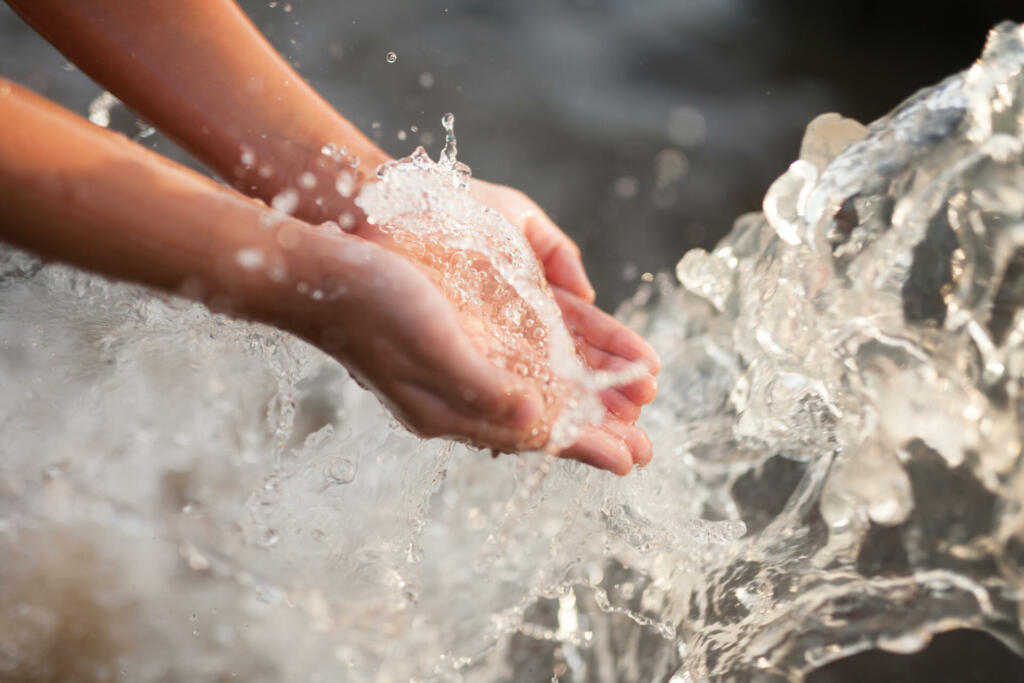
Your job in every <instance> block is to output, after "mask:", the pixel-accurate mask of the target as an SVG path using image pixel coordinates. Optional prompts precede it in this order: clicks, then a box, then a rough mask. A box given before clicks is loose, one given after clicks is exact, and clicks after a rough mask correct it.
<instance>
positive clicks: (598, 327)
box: [554, 287, 661, 374]
mask: <svg viewBox="0 0 1024 683" xmlns="http://www.w3.org/2000/svg"><path fill="white" fill-rule="evenodd" d="M554 293H555V300H556V301H557V302H558V305H559V307H560V308H561V309H562V317H563V318H565V322H566V324H567V325H568V326H569V329H570V330H571V331H572V332H575V333H577V334H579V335H580V336H582V337H583V338H584V339H585V340H586V341H587V342H589V343H590V344H592V345H593V346H596V347H597V348H599V349H602V350H604V351H606V352H608V353H611V354H615V355H617V356H622V357H623V358H625V359H626V360H631V361H641V362H643V363H645V364H646V365H647V367H648V368H650V370H651V372H652V373H653V374H658V371H659V370H660V369H661V360H660V359H659V358H658V354H657V353H655V351H654V349H653V348H651V345H650V344H648V343H647V342H646V341H644V338H643V337H641V336H640V335H639V334H637V333H636V332H634V331H633V330H631V329H629V328H628V327H626V326H625V325H623V324H622V323H621V322H619V321H618V320H616V319H615V318H613V317H612V316H610V315H608V314H607V313H605V312H604V311H602V310H600V309H599V308H597V307H596V306H594V305H593V304H589V303H587V302H586V301H583V300H582V299H580V298H579V297H577V296H574V295H573V294H571V293H569V292H566V291H565V290H562V289H559V288H557V287H556V288H554Z"/></svg>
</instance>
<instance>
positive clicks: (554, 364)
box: [356, 113, 647, 453]
mask: <svg viewBox="0 0 1024 683" xmlns="http://www.w3.org/2000/svg"><path fill="white" fill-rule="evenodd" d="M442 126H443V128H444V130H445V145H444V149H443V150H442V151H441V156H440V159H439V160H438V162H437V163H434V162H433V161H432V160H431V159H430V157H429V156H427V153H426V151H425V150H424V149H423V148H422V147H418V148H417V149H416V150H415V151H414V152H413V154H412V155H411V156H409V157H406V158H403V159H399V160H396V161H393V162H389V163H387V164H385V165H384V166H382V167H381V169H380V170H379V171H378V176H379V182H377V183H372V184H369V185H367V186H365V187H364V189H363V190H362V192H361V193H360V195H359V197H358V198H357V199H356V204H357V205H358V206H359V208H361V209H362V210H363V211H364V212H365V213H366V216H367V221H368V222H369V223H370V224H373V225H377V226H379V228H380V229H381V230H382V232H383V233H384V235H386V237H387V239H388V240H389V242H390V244H391V247H392V248H394V249H397V250H398V251H400V252H402V253H403V254H406V255H407V256H408V257H409V258H411V259H414V260H416V261H418V262H419V263H421V264H422V265H423V266H424V267H426V268H427V269H428V270H429V272H431V273H433V274H434V275H435V279H436V281H437V282H438V285H439V287H440V288H441V290H442V291H443V292H444V293H445V295H446V296H447V297H448V299H449V301H451V303H452V304H453V306H454V307H455V309H456V311H457V312H458V313H459V315H460V316H461V317H462V320H463V327H464V329H465V331H466V332H467V334H468V335H469V336H470V339H471V340H472V341H473V342H474V343H475V345H476V346H477V348H478V350H479V351H480V352H481V353H482V354H484V355H485V356H486V357H487V358H488V359H490V360H491V361H493V362H494V363H495V364H497V365H498V366H499V367H502V368H504V369H505V370H508V371H510V372H512V373H514V374H515V375H518V376H519V377H521V378H522V379H523V380H526V381H527V382H529V383H530V384H531V385H532V386H536V387H537V389H538V390H539V391H540V393H541V396H542V398H543V400H544V407H545V410H544V413H545V415H548V416H550V417H549V418H547V419H545V420H544V421H543V424H542V425H541V426H540V427H539V428H538V429H537V430H536V433H535V435H534V437H535V438H534V439H533V441H532V443H531V447H533V448H541V447H543V448H544V449H545V450H547V451H548V452H552V453H557V452H558V451H560V450H562V449H564V448H567V447H568V446H570V445H572V444H573V443H574V442H575V441H576V440H577V438H578V437H579V435H580V433H581V432H582V429H583V427H585V426H586V425H587V424H590V423H600V422H601V420H602V418H603V416H604V413H605V410H604V407H603V405H602V403H601V399H600V396H599V392H600V391H601V390H603V389H606V388H608V387H609V386H615V385H621V384H624V383H628V382H629V381H632V380H635V379H638V378H639V377H640V376H642V375H643V374H646V372H647V370H646V368H644V367H642V366H639V367H637V368H635V369H630V370H625V371H621V372H616V373H609V372H599V371H591V370H590V369H589V368H588V367H587V366H586V364H585V363H584V362H583V359H582V358H581V357H580V355H579V354H578V352H577V350H576V343H575V341H574V340H573V338H572V336H571V335H570V333H569V330H568V329H567V328H566V326H565V323H564V322H563V320H562V314H561V311H560V310H559V308H558V305H557V304H556V303H555V300H554V296H553V294H552V292H551V289H550V287H549V286H548V284H547V280H546V278H545V276H544V272H543V269H542V267H541V264H540V263H539V261H538V260H537V257H536V256H535V255H534V253H533V249H532V248H531V247H530V244H529V242H528V241H527V239H526V237H525V236H524V234H523V233H522V231H520V230H519V229H517V228H516V227H515V226H513V225H512V224H511V223H510V222H509V221H508V220H507V219H506V218H505V217H504V216H502V215H501V214H500V213H498V212H497V211H495V210H493V209H490V208H488V207H485V206H483V205H482V204H479V203H478V202H477V201H476V200H475V199H473V198H472V197H471V196H470V193H469V178H470V175H471V171H470V168H469V167H468V166H467V165H465V164H463V163H461V162H460V161H459V160H458V158H457V157H458V146H457V141H456V138H455V117H454V116H453V115H452V114H450V113H449V114H445V116H444V117H443V119H442Z"/></svg>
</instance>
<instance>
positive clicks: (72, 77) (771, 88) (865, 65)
mask: <svg viewBox="0 0 1024 683" xmlns="http://www.w3.org/2000/svg"><path fill="white" fill-rule="evenodd" d="M241 4H242V6H243V7H244V8H245V10H246V12H248V13H249V14H250V16H251V17H252V18H253V20H254V21H255V22H256V24H257V25H258V26H259V27H260V28H261V29H262V30H263V32H264V33H265V34H266V35H267V36H268V37H269V38H270V40H271V41H272V42H273V43H274V45H275V46H277V47H278V48H279V49H280V50H281V52H283V53H284V54H285V55H286V56H287V58H288V59H289V60H290V61H291V62H292V63H293V64H294V65H295V67H296V68H297V69H298V71H299V73H301V74H302V75H303V76H304V77H306V78H307V79H308V80H309V81H310V82H311V83H312V84H313V85H314V86H315V87H316V88H317V89H318V90H320V92H322V93H323V94H324V96H325V97H326V98H327V99H328V100H329V101H330V102H331V103H332V104H334V105H335V106H336V107H337V108H338V109H340V110H341V111H342V112H343V113H344V114H345V115H346V116H348V117H349V118H350V119H351V120H352V121H354V122H355V123H356V124H357V125H359V126H360V127H361V128H362V129H363V130H365V131H366V132H367V133H370V134H372V135H373V136H374V137H375V138H376V139H377V140H378V141H379V142H380V144H381V145H382V146H383V147H384V148H385V149H387V150H388V151H389V152H391V153H392V154H395V155H404V154H407V153H408V152H410V151H411V150H412V149H413V147H414V146H415V144H417V143H422V144H423V145H424V146H425V147H427V148H428V149H429V150H430V151H431V152H432V153H433V154H435V155H436V153H437V151H438V149H439V139H440V138H442V136H441V135H440V131H441V126H440V118H441V116H442V115H443V114H444V113H445V112H447V111H452V112H454V113H455V115H456V122H457V126H456V129H457V133H458V138H459V143H460V150H459V151H460V156H461V158H462V159H463V160H464V161H465V162H467V163H469V164H470V165H471V166H472V167H473V171H474V173H475V175H477V176H479V177H483V178H486V179H489V180H495V181H500V182H503V183H507V184H510V185H515V186H517V187H519V188H521V189H523V190H525V191H526V192H527V193H528V194H530V195H531V196H532V197H534V198H535V199H536V200H537V201H538V202H539V203H540V204H541V205H542V206H543V207H544V208H546V209H547V210H548V211H549V212H550V213H551V214H552V216H554V217H555V218H556V220H557V221H558V222H559V223H560V224H561V225H562V226H563V228H564V229H565V230H566V231H567V232H568V233H569V234H570V235H572V236H573V237H574V238H575V239H576V240H577V241H578V242H579V244H580V246H581V247H582V249H583V252H584V255H585V257H586V261H587V264H588V266H589V269H590V271H591V274H592V277H593V279H594V281H595V284H596V285H597V288H598V292H599V303H601V304H602V305H603V306H605V307H612V306H614V305H615V304H616V303H618V302H619V301H621V300H622V299H623V298H624V297H626V296H628V295H629V294H630V293H631V292H633V291H634V290H635V289H636V287H637V282H638V281H639V280H640V279H641V278H642V277H643V275H644V273H648V272H656V271H658V270H663V269H666V268H671V267H672V266H673V265H674V264H675V262H676V261H677V260H678V259H679V257H680V256H681V255H682V254H683V253H684V252H685V251H686V250H687V249H689V248H691V247H694V246H708V245H711V244H714V242H715V241H716V240H717V239H718V238H719V237H720V236H721V235H722V234H724V233H725V232H727V231H728V229H729V227H730V225H731V223H732V220H733V219H734V218H735V217H736V216H737V215H739V214H740V213H743V212H745V211H750V210H756V209H758V208H759V207H760V202H761V197H762V196H763V194H764V191H765V190H766V188H767V186H768V185H769V184H770V182H771V180H772V179H774V178H775V177H776V176H777V175H779V174H780V173H781V172H782V171H783V170H784V169H785V168H786V166H787V165H788V163H789V162H790V161H792V160H793V158H795V156H796V153H797V150H798V147H799V141H800V136H801V133H802V131H803V127H804V125H805V124H806V123H807V122H808V121H809V120H810V119H811V118H813V117H814V116H815V115H817V114H819V113H822V112H825V111H839V112H840V113H842V114H844V115H847V116H853V117H855V118H858V119H860V120H862V121H864V122H867V121H870V120H872V119H874V118H877V117H878V116H880V115H882V114H884V113H885V112H887V111H888V110H889V109H891V108H892V107H893V106H894V105H895V104H897V103H898V102H899V101H900V100H902V99H903V98H904V97H906V96H908V95H910V94H911V93H912V92H913V91H915V90H916V89H918V88H920V87H923V86H925V85H928V84H930V83H933V82H935V81H937V80H939V79H941V78H942V77H944V76H945V75H947V74H949V73H952V72H953V71H956V70H959V69H962V68H964V67H966V66H968V65H969V64H970V62H971V61H972V60H973V59H974V58H975V57H976V56H977V55H978V54H979V52H980V50H981V47H982V44H983V42H984V38H985V33H986V31H987V29H988V28H990V27H991V26H992V25H993V24H995V23H996V22H997V21H999V20H1001V19H1017V20H1022V19H1024V4H1022V3H1020V2H1019V0H996V1H990V2H985V1H977V2H970V3H955V5H946V4H944V3H920V2H905V1H899V0H896V1H892V2H885V1H883V0H856V1H842V0H839V1H835V2H806V1H799V0H770V1H767V2H766V1H765V0H415V1H413V0H344V1H339V0H290V1H289V2H284V1H283V0H279V1H277V2H271V1H268V0H261V1H259V2H256V1H252V0H243V1H242V3H241ZM946 7H952V8H953V9H946ZM388 52H394V53H395V55H396V56H397V59H396V61H395V62H394V63H389V61H388V60H387V58H386V55H387V53H388ZM0 74H2V75H4V76H6V77H8V78H12V79H14V80H17V81H19V82H21V83H23V84H26V85H28V86H29V87H31V88H33V89H34V90H37V91H39V92H41V93H43V94H45V95H47V96H49V97H51V98H53V99H55V100H57V101H59V102H61V103H62V104H65V105H66V106H68V107H70V108H72V109H74V110H76V111H79V112H85V111H86V108H87V106H88V103H89V101H90V100H91V99H92V98H93V97H95V96H96V95H97V94H98V93H99V92H100V89H99V88H98V87H97V86H96V85H95V84H93V83H92V82H91V81H90V80H89V79H88V78H87V77H85V76H84V75H83V74H81V73H80V72H78V71H77V70H75V69H74V68H73V67H72V66H71V65H69V64H67V62H66V61H65V60H64V59H63V58H62V57H61V56H60V55H59V54H58V53H57V52H56V51H55V50H53V49H52V48H50V47H49V46H48V45H47V44H46V43H45V41H43V40H42V39H41V38H39V37H38V36H37V35H36V34H34V33H33V32H32V31H31V30H30V29H29V28H28V27H27V26H26V25H25V24H24V23H23V22H22V21H21V20H20V19H19V18H18V17H17V16H16V15H15V14H14V13H13V12H12V11H10V10H9V9H7V8H6V7H2V8H0ZM197 77H201V75H197ZM132 124H133V122H132V121H130V120H129V122H128V124H127V126H128V127H127V128H126V130H128V131H129V132H131V126H132ZM414 126H415V127H416V130H415V131H414V130H413V127H414ZM400 138H404V139H400ZM144 142H146V143H147V144H150V145H151V146H155V147H156V148H158V149H161V150H162V151H165V152H167V153H169V154H171V155H172V156H176V157H177V158H179V159H180V158H183V155H182V153H180V152H179V151H177V150H174V149H172V147H173V146H172V145H170V144H169V143H168V142H167V141H165V140H162V139H160V137H159V136H158V135H157V136H153V137H149V138H146V140H144Z"/></svg>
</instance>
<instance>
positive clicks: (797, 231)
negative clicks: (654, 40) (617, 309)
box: [0, 24, 1024, 683]
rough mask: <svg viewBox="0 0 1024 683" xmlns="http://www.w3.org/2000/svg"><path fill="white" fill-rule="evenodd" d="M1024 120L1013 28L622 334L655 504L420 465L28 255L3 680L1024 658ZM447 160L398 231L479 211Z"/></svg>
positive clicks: (659, 677)
mask: <svg viewBox="0 0 1024 683" xmlns="http://www.w3.org/2000/svg"><path fill="white" fill-rule="evenodd" d="M1022 112H1024V28H1021V27H1019V26H1015V25H1010V24H1005V25H1002V26H1000V27H998V28H997V29H995V30H994V31H993V33H992V34H991V36H990V39H989V43H988V45H987V47H986V50H985V53H984V55H983V57H982V59H981V60H980V61H979V62H978V63H976V64H975V65H974V66H972V67H971V68H970V69H969V70H968V71H966V72H965V73H963V74H960V75H957V76H953V77H951V78H950V79H948V80H946V81H944V82H943V83H940V84H939V85H937V86H935V87H934V88H930V89H927V90H924V91H921V92H920V93H918V94H916V95H914V96H913V97H911V98H910V99H909V100H907V101H906V102H905V103H903V104H902V105H900V106H899V107H898V108H897V109H896V110H895V111H894V112H893V113H892V114H890V115H889V116H887V117H885V118H883V119H881V120H879V121H877V122H875V123H874V124H872V125H871V126H870V127H868V128H866V129H865V128H863V127H861V126H859V125H858V124H856V123H854V122H851V121H848V120H845V119H841V118H838V117H835V116H829V117H824V118H819V119H817V120H816V121H815V122H813V123H812V125H811V126H809V129H808V134H807V137H806V139H805V141H804V145H803V148H802V149H801V159H800V161H798V162H796V163H795V164H794V167H793V168H791V169H790V171H787V173H786V174H785V175H784V176H783V177H782V178H780V179H779V181H777V182H776V183H775V184H774V185H773V186H772V188H771V190H770V191H769V193H768V196H767V197H766V199H765V212H764V214H751V215H748V216H744V217H741V218H740V219H739V220H738V221H737V223H736V226H735V228H734V230H733V232H732V233H731V235H730V236H729V237H727V238H726V239H725V240H724V241H723V242H722V244H720V245H719V246H718V248H716V249H715V250H714V251H713V252H711V253H706V252H699V251H698V252H693V253H691V254H688V255H686V257H685V258H684V259H683V260H682V261H681V262H680V265H679V268H678V273H677V274H678V276H679V279H680V281H682V282H683V283H684V285H685V286H684V287H679V286H676V285H674V284H673V283H672V282H671V281H670V280H669V279H668V278H667V277H665V276H660V277H659V278H657V279H656V280H655V282H654V283H653V284H652V285H650V286H648V287H646V288H645V289H643V290H642V291H641V292H640V293H638V295H637V296H636V297H635V298H634V300H633V301H632V302H631V303H630V304H629V305H627V306H626V308H625V309H624V310H623V311H622V312H621V315H622V316H623V317H624V319H625V320H627V321H628V322H629V323H630V324H631V325H632V326H634V327H635V328H636V329H638V330H640V331H641V332H643V333H644V334H645V335H646V336H647V337H648V338H649V339H651V340H652V342H653V343H654V345H655V346H656V348H658V350H659V352H660V353H661V355H662V358H663V362H664V365H663V370H662V373H661V376H660V380H661V395H660V398H659V400H658V401H657V402H656V403H655V404H654V406H652V407H651V409H650V411H649V412H648V413H647V414H646V415H645V418H644V426H645V427H646V428H647V430H648V432H649V433H650V434H651V436H652V439H653V441H654V444H655V453H656V457H655V460H654V462H653V463H652V464H651V465H650V466H649V467H648V469H646V470H643V471H640V472H637V473H634V474H632V475H631V476H629V477H627V478H625V479H623V480H616V479H614V478H612V477H610V476H609V475H606V474H604V473H600V472H595V471H591V470H588V469H586V468H584V467H582V466H580V465H578V464H576V463H572V462H565V461H556V460H552V459H550V458H543V457H540V456H524V457H522V458H516V459H512V458H505V459H500V460H497V461H492V460H491V459H489V458H486V457H480V454H477V453H473V452H470V451H468V450H467V449H465V448H463V447H461V446H458V445H453V444H450V443H444V442H440V441H428V442H424V441H420V440H417V439H415V438H413V437H412V436H410V435H408V434H407V433H405V432H404V431H402V430H400V429H398V428H397V426H396V425H394V423H393V421H391V420H390V418H389V417H388V416H387V414H386V413H385V412H384V411H383V409H382V408H381V407H380V406H379V405H378V404H377V402H376V401H375V400H373V398H372V397H370V396H369V395H368V394H367V393H366V392H363V391H361V390H359V389H358V388H357V387H356V386H355V384H354V383H352V382H351V381H349V380H348V379H347V377H346V376H345V374H344V372H343V371H342V370H341V369H340V368H339V367H338V366H337V365H336V364H335V363H333V362H332V361H330V360H329V359H326V358H325V357H323V356H322V355H321V354H320V353H319V352H317V351H315V350H313V349H311V348H310V347H308V346H306V345H304V344H302V343H300V342H298V341H296V340H294V339H292V338H290V337H287V336H286V335H282V334H280V333H277V332H274V331H272V330H269V329H267V328H263V327H260V326H256V325H249V324H245V323H239V322H235V321H231V320H228V319H225V318H223V317H220V316H214V315H211V314H210V313H208V312H207V311H206V310H205V309H203V308H201V307H199V306H197V305H193V304H189V303H186V302H182V301H180V300H178V299H174V298H169V297H164V296H156V295H152V294H149V293H146V292H145V291H143V290H141V289H140V288H137V287H133V286H129V285H123V284H110V283H107V282H105V281H103V280H102V279H100V278H97V277H94V276H90V275H85V274H82V273H80V272H77V271H74V270H72V269H69V268H65V267H61V266H54V265H47V266H42V265H41V264H39V263H38V262H37V261H36V260H34V259H32V258H29V257H27V256H25V255H24V254H21V253H19V252H16V251H12V250H5V251H3V252H0V254H2V256H0V311H2V315H0V339H2V344H0V373H2V376H3V377H4V378H5V390H4V391H3V392H0V430H2V434H3V443H4V455H3V461H2V466H0V552H2V554H3V557H4V562H3V564H2V566H0V632H2V633H4V634H5V643H4V648H3V649H2V650H0V675H2V676H5V677H7V678H8V679H13V680H32V679H40V678H44V677H45V676H48V675H50V673H52V672H56V673H54V674H53V676H51V677H58V678H63V679H65V680H66V679H75V680H84V681H101V680H115V679H122V680H133V681H160V680H189V681H219V680H229V679H231V678H232V677H234V678H237V679H239V680H245V681H310V680H324V681H327V680H332V681H333V680H346V681H391V680H409V679H415V680H439V681H455V680H467V681H513V680H515V681H519V680H552V679H553V678H554V679H557V680H560V681H569V680H572V681H591V680H592V681H605V682H612V681H665V680H672V681H675V682H677V683H678V682H681V681H702V680H714V681H731V680H735V681H781V680H800V679H801V678H802V676H803V675H804V674H806V673H807V672H808V671H810V670H812V669H813V668H815V667H817V666H819V665H821V664H822V663H825V662H828V661H831V660H834V659H837V658H840V657H842V656H844V655H846V654H849V653H853V652H857V651H860V650H863V649H866V648H869V647H883V648H886V649H890V650H893V651H899V652H906V651H913V650H916V649H918V648H920V647H922V646H923V645H924V644H925V643H926V642H927V641H928V639H929V638H930V636H931V634H933V633H936V632H939V631H943V630H948V629H952V628H956V627H971V628H977V629H981V630H984V631H987V632H988V633H990V634H992V635H995V636H997V637H998V638H1000V639H1001V640H1003V641H1004V642H1006V643H1007V644H1009V645H1011V646H1012V647H1014V648H1015V649H1016V650H1017V651H1018V652H1022V651H1024V637H1022V631H1021V613H1022V612H1021V609H1022V608H1021V605H1022V603H1021V598H1020V596H1021V590H1022V588H1024V578H1022V577H1024V554H1022V552H1021V548H1022V547H1024V525H1022V517H1021V514H1020V510H1021V508H1022V502H1024V478H1022V476H1024V475H1022V468H1021V455H1020V450H1021V441H1020V439H1021V415H1024V411H1022V410H1021V403H1020V400H1021V398H1020V396H1021V394H1020V389H1021V381H1022V370H1024V314H1022V313H1021V308H1020V306H1021V304H1022V303H1024V275H1022V273H1024V266H1022V259H1021V256H1020V255H1021V253H1024V251H1022V246H1024V228H1022V226H1024V190H1022V189H1021V188H1024V114H1022ZM453 158H454V155H453ZM428 161H429V160H426V159H424V158H423V157H422V156H418V155H414V156H413V157H411V158H410V159H408V160H405V161H403V162H399V163H398V164H397V165H396V166H394V167H392V168H391V169H389V170H387V171H386V173H390V172H392V171H395V172H397V175H395V176H394V177H393V180H394V182H393V184H392V185H391V186H390V187H391V188H392V189H393V190H394V192H395V200H396V201H407V202H410V204H409V206H410V207H413V206H414V204H412V203H411V202H413V201H414V199H415V200H416V201H427V200H422V199H416V197H415V196H413V195H412V194H409V195H403V194H402V193H400V192H399V191H398V190H399V189H400V188H401V187H403V186H416V187H421V188H423V189H425V190H426V191H427V193H428V195H429V194H430V193H431V192H434V191H435V190H434V184H435V183H436V184H438V185H439V184H441V182H442V180H444V183H446V192H447V191H448V190H451V189H453V183H452V181H451V178H452V176H451V174H450V173H449V174H446V175H443V176H442V175H441V174H440V173H439V172H438V173H436V174H434V171H432V170H431V168H432V167H431V166H429V165H428V164H427V162H428ZM431 163H432V162H431ZM417 164H419V165H420V166H419V167H417ZM406 172H408V175H402V174H403V173H406ZM404 179H408V185H407V184H406V181H405V180H404ZM381 185H382V186H383V187H384V188H387V187H389V186H388V183H387V182H384V183H381ZM456 189H457V188H456ZM438 192H440V191H439V190H438ZM438 196H442V195H438ZM443 196H445V197H447V196H448V195H443ZM452 196H454V197H461V196H462V195H459V194H455V195H452ZM371 200H372V197H370V198H368V199H367V202H368V205H371V208H372V204H373V201H371ZM430 201H434V200H433V199H432V198H431V199H430ZM438 201H440V200H438ZM445 201H446V202H447V201H449V199H445ZM451 201H452V206H451V207H450V208H451V210H452V212H453V215H455V216H458V215H460V214H458V213H457V212H458V211H459V210H461V208H462V207H461V205H460V204H459V203H458V201H457V200H451ZM399 218H401V217H399ZM389 220H390V218H389ZM438 222H439V223H440V225H438V226H437V230H438V234H439V235H440V236H441V237H443V236H444V235H445V233H444V232H443V226H444V220H441V219H438ZM431 226H433V224H431ZM431 229H434V228H433V227H431ZM480 230H481V232H482V233H483V234H484V236H488V235H490V233H489V232H488V226H487V223H486V221H484V223H483V224H482V225H481V228H480ZM439 239H440V238H439ZM480 248H482V247H480ZM513 253H514V252H513ZM516 296H519V297H520V298H521V299H524V300H525V299H526V297H525V296H523V295H520V294H518V290H516ZM702 519H704V520H722V521H716V522H711V521H701V520H702ZM744 530H745V535H744ZM48 672H50V673H48Z"/></svg>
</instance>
